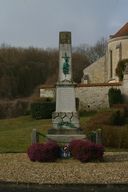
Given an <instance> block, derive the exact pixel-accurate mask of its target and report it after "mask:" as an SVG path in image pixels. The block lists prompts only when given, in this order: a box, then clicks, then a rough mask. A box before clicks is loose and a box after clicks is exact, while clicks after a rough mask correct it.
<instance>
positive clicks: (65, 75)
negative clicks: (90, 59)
mask: <svg viewBox="0 0 128 192" xmlns="http://www.w3.org/2000/svg"><path fill="white" fill-rule="evenodd" d="M75 86H76V83H74V82H73V78H72V45H71V32H60V33H59V75H58V82H57V83H56V111H55V112H53V114H52V124H53V127H52V128H51V129H49V130H48V135H47V137H48V138H50V139H53V140H55V141H58V142H69V141H71V140H73V139H83V138H85V135H84V134H83V132H82V129H81V128H80V122H79V115H78V112H77V110H76V99H75Z"/></svg>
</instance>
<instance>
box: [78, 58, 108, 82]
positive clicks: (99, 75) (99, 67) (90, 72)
mask: <svg viewBox="0 0 128 192" xmlns="http://www.w3.org/2000/svg"><path fill="white" fill-rule="evenodd" d="M104 66H105V56H104V57H101V58H100V59H99V60H97V61H96V62H95V63H92V64H91V65H89V66H88V67H87V68H85V69H84V71H83V73H84V76H88V77H89V79H88V80H87V83H97V82H98V83H103V82H105V67H104ZM84 76H83V79H82V83H85V81H84Z"/></svg>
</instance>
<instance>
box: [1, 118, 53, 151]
mask: <svg viewBox="0 0 128 192" xmlns="http://www.w3.org/2000/svg"><path fill="white" fill-rule="evenodd" d="M51 126H52V124H51V120H44V119H43V120H34V119H32V118H31V117H30V116H22V117H18V118H13V119H3V120H0V153H6V152H26V151H27V148H28V146H29V145H30V144H31V133H32V129H34V128H36V129H37V131H39V132H42V133H44V134H45V133H47V130H48V128H50V127H51ZM40 139H41V140H43V139H44V138H43V137H42V138H40Z"/></svg>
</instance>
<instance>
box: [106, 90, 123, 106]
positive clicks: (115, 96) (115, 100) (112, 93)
mask: <svg viewBox="0 0 128 192" xmlns="http://www.w3.org/2000/svg"><path fill="white" fill-rule="evenodd" d="M108 97H109V106H110V107H112V106H113V105H114V104H120V103H123V97H122V94H121V91H120V89H117V88H110V89H109V92H108Z"/></svg>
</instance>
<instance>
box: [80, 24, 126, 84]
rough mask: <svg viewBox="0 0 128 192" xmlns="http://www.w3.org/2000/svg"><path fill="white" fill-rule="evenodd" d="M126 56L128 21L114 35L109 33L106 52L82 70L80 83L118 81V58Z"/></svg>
mask: <svg viewBox="0 0 128 192" xmlns="http://www.w3.org/2000/svg"><path fill="white" fill-rule="evenodd" d="M127 58H128V23H126V24H125V25H124V26H123V27H122V28H121V29H120V30H119V31H117V32H116V33H115V34H114V35H110V38H109V40H108V44H107V49H106V54H105V55H104V56H103V57H101V58H100V59H98V60H97V61H96V62H94V63H92V64H91V65H90V66H88V67H86V68H85V69H84V70H83V78H82V83H85V84H88V83H113V82H118V81H119V79H118V77H117V75H116V67H117V64H118V62H119V61H120V60H122V59H127Z"/></svg>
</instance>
